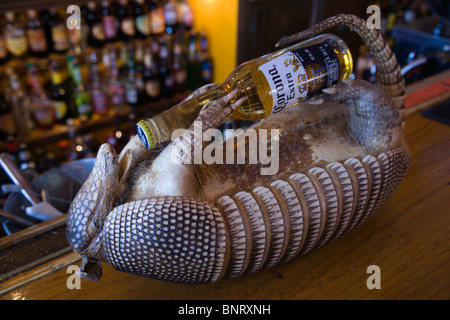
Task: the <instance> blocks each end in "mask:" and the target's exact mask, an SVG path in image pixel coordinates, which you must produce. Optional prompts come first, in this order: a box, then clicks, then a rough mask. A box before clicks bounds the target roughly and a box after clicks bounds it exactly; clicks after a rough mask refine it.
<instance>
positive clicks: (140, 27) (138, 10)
mask: <svg viewBox="0 0 450 320" xmlns="http://www.w3.org/2000/svg"><path fill="white" fill-rule="evenodd" d="M133 11H134V25H135V31H136V38H139V39H145V38H147V37H148V36H149V35H150V33H151V26H150V17H149V15H148V12H147V10H145V8H144V0H136V2H135V4H134V9H133Z"/></svg>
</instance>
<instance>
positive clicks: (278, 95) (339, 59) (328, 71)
mask: <svg viewBox="0 0 450 320" xmlns="http://www.w3.org/2000/svg"><path fill="white" fill-rule="evenodd" d="M352 71H353V60H352V56H351V53H350V50H349V49H348V47H347V45H346V44H345V43H344V41H342V40H341V39H340V38H338V37H337V36H335V35H331V34H326V35H321V36H318V37H315V38H313V39H309V40H307V41H304V42H301V43H298V44H296V45H293V46H290V47H287V48H284V49H282V50H279V51H276V52H274V53H271V54H267V55H264V56H262V57H259V58H256V59H253V60H250V61H248V62H246V63H243V64H242V65H240V66H239V67H237V68H236V69H235V70H234V71H233V72H232V73H231V74H230V75H229V76H228V78H227V80H225V82H224V83H222V84H221V85H218V86H217V87H215V88H214V89H212V90H208V91H207V92H205V93H203V94H201V95H197V96H195V97H193V98H191V99H188V100H185V101H183V102H182V103H180V104H178V105H177V106H175V107H173V108H171V109H169V110H167V111H166V112H164V113H162V114H160V115H158V116H156V117H154V118H147V119H145V120H141V121H139V122H138V124H137V131H138V134H139V137H140V139H141V141H142V143H143V144H144V146H146V147H147V148H153V147H155V146H156V145H157V144H160V143H162V142H164V141H168V140H170V139H171V134H172V132H173V130H175V129H180V128H187V127H188V126H189V125H190V124H191V123H192V122H193V121H194V120H195V118H196V117H197V116H198V113H199V112H200V110H201V109H202V108H203V107H204V106H206V105H208V104H210V103H211V102H213V101H215V100H217V99H219V98H221V97H223V96H224V95H226V94H228V93H230V92H232V91H234V90H236V89H237V91H238V93H237V95H236V96H235V98H234V101H237V100H239V99H241V98H243V97H247V101H246V102H245V103H244V104H243V105H241V106H240V107H239V108H238V109H236V111H235V112H234V113H233V114H232V115H231V116H230V118H229V119H242V120H249V121H255V120H261V119H264V118H266V117H268V116H270V115H271V114H272V113H277V112H280V111H282V110H283V109H285V108H288V107H291V106H293V105H296V104H298V103H300V102H302V101H304V100H306V99H309V98H311V97H313V96H314V95H316V94H318V93H320V92H321V89H323V88H326V87H330V86H332V85H334V84H337V83H339V82H340V81H341V80H342V79H345V78H348V77H349V76H350V75H351V73H352ZM234 101H231V102H234Z"/></svg>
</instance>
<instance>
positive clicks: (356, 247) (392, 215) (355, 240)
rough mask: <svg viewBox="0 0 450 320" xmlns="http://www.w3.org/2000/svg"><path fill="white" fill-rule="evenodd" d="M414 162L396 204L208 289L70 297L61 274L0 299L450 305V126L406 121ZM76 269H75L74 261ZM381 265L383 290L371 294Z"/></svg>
mask: <svg viewBox="0 0 450 320" xmlns="http://www.w3.org/2000/svg"><path fill="white" fill-rule="evenodd" d="M405 132H406V137H407V141H408V143H409V145H410V150H411V151H412V154H413V160H412V164H411V167H410V169H409V172H408V174H407V175H406V178H405V180H404V181H403V182H402V184H401V185H400V187H399V189H398V190H397V191H396V192H395V193H394V195H393V197H392V198H391V199H390V200H389V201H388V202H387V203H386V204H385V205H384V206H383V207H382V208H381V209H380V210H379V211H378V212H377V213H376V214H374V215H373V216H372V217H370V218H369V219H368V220H367V221H366V222H365V223H364V224H362V225H361V226H360V227H359V228H357V229H356V230H354V231H353V232H351V233H349V234H347V235H345V236H344V237H343V238H341V239H338V240H335V241H333V242H332V243H330V244H328V245H325V246H323V247H321V248H319V249H317V250H313V251H311V252H310V253H308V254H307V255H305V256H300V257H297V258H295V259H294V260H292V261H290V262H287V263H284V264H280V265H277V266H276V267H275V268H271V269H267V270H263V271H261V272H258V273H256V274H251V275H246V276H243V277H240V278H236V279H226V280H222V281H220V282H218V283H216V284H212V285H181V284H174V283H167V282H161V281H155V280H151V279H146V278H141V277H138V276H134V275H130V274H125V273H121V272H119V271H115V270H114V269H113V268H112V267H110V266H109V265H107V264H103V278H102V279H101V280H100V281H99V282H89V281H87V280H82V281H81V289H73V290H69V289H68V288H67V286H66V281H67V279H68V277H69V276H70V275H71V274H68V273H66V269H65V268H62V269H60V270H59V271H57V272H55V273H53V274H51V275H47V276H45V277H43V278H41V279H39V280H35V281H32V282H30V283H28V284H26V285H23V286H21V287H18V288H16V289H14V290H11V291H9V292H7V293H6V294H4V295H3V296H1V297H0V299H4V300H10V299H167V300H169V299H182V300H190V299H211V300H214V299H243V300H245V299H273V300H277V299H290V300H296V299H450V274H449V270H450V252H449V251H450V250H449V249H450V232H449V230H450V209H449V204H450V192H449V191H450V165H449V164H450V160H449V159H450V126H447V125H445V124H442V123H439V122H436V121H434V120H430V119H428V118H425V117H424V116H422V115H421V114H420V113H415V114H412V115H411V116H409V117H408V118H407V126H406V131H405ZM78 265H79V262H78ZM371 265H377V266H379V268H380V270H381V289H372V290H370V289H368V288H367V285H366V281H367V279H368V277H369V276H370V275H371V274H368V273H367V268H368V267H369V266H371Z"/></svg>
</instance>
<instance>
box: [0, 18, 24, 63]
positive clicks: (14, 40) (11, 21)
mask: <svg viewBox="0 0 450 320" xmlns="http://www.w3.org/2000/svg"><path fill="white" fill-rule="evenodd" d="M5 19H6V25H5V29H4V36H5V44H6V49H7V50H8V52H9V54H10V55H11V57H12V58H16V59H21V58H24V57H26V55H27V53H28V40H27V35H26V33H25V28H24V26H23V25H22V24H21V23H20V22H19V21H18V20H17V19H16V14H15V13H14V12H12V11H8V12H6V13H5Z"/></svg>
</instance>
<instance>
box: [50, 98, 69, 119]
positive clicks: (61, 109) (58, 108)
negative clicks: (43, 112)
mask: <svg viewBox="0 0 450 320" xmlns="http://www.w3.org/2000/svg"><path fill="white" fill-rule="evenodd" d="M52 104H53V108H54V110H55V117H56V120H61V119H63V118H64V117H65V116H66V114H67V109H68V108H67V104H66V103H65V102H64V101H52Z"/></svg>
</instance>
